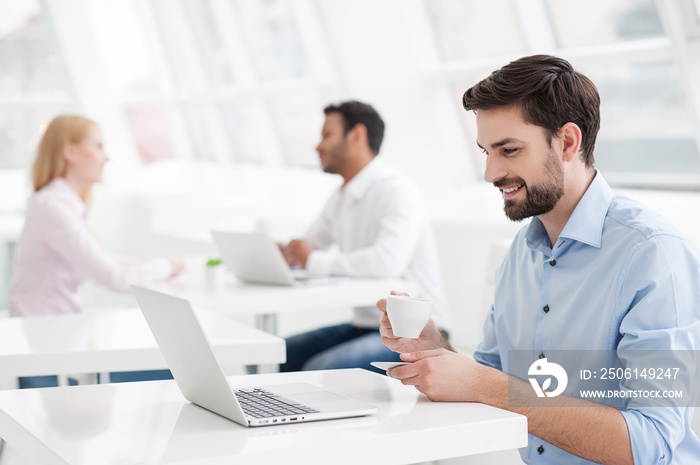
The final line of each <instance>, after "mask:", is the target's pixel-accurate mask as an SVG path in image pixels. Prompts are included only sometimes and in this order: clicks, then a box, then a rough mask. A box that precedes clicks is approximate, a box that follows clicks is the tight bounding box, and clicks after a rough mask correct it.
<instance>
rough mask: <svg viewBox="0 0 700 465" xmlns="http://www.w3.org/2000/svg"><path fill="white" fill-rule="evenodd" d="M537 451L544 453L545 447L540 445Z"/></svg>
mask: <svg viewBox="0 0 700 465" xmlns="http://www.w3.org/2000/svg"><path fill="white" fill-rule="evenodd" d="M537 452H538V453H539V454H540V455H542V452H544V447H542V446H541V445H540V447H538V448H537Z"/></svg>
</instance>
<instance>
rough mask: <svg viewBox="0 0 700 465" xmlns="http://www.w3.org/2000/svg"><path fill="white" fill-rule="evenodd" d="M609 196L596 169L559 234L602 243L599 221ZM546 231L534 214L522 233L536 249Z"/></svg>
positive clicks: (605, 184)
mask: <svg viewBox="0 0 700 465" xmlns="http://www.w3.org/2000/svg"><path fill="white" fill-rule="evenodd" d="M612 198H613V193H612V189H611V188H610V186H609V185H608V183H607V182H606V181H605V179H603V175H602V174H600V172H598V171H597V170H596V174H595V177H594V178H593V181H592V182H591V185H590V186H588V189H586V192H585V193H584V194H583V197H581V200H579V202H578V204H577V205H576V208H574V211H573V213H572V214H571V216H570V217H569V220H568V221H567V222H566V225H565V226H564V229H563V230H562V232H561V234H560V235H559V237H560V238H567V239H572V240H575V241H579V242H583V243H585V244H588V245H590V246H593V247H597V248H600V247H601V246H602V244H603V223H604V222H605V217H606V215H607V214H608V208H609V207H610V202H611V201H612ZM546 234H547V231H546V230H545V228H544V225H543V224H542V221H540V219H539V218H537V217H535V218H533V219H532V221H531V222H530V226H529V227H528V229H527V232H526V233H525V239H526V240H527V245H528V247H530V248H536V247H537V245H538V244H540V243H541V242H542V241H544V238H545V236H546ZM552 245H553V244H552Z"/></svg>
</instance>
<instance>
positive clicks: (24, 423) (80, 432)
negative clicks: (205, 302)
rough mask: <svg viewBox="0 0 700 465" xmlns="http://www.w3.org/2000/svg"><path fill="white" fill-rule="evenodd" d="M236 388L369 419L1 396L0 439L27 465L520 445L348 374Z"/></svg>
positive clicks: (363, 454)
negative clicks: (348, 406) (267, 416)
mask: <svg viewBox="0 0 700 465" xmlns="http://www.w3.org/2000/svg"><path fill="white" fill-rule="evenodd" d="M230 380H231V384H232V385H234V386H254V385H271V384H279V383H285V382H309V383H312V384H317V385H319V386H323V387H325V388H327V389H329V390H332V391H334V392H337V393H339V394H342V395H346V396H348V397H353V398H356V399H358V400H361V401H364V402H367V403H370V404H374V405H376V406H377V407H378V412H377V413H376V414H374V415H371V416H367V417H361V418H354V419H344V420H329V421H319V422H313V423H297V424H291V425H278V426H268V427H260V428H244V427H242V426H240V425H238V424H236V423H233V422H231V421H229V420H226V419H224V418H223V417H220V416H218V415H215V414H212V413H210V412H208V411H206V410H203V409H200V408H199V407H197V406H195V405H193V404H190V403H188V402H187V401H185V399H184V398H183V397H182V395H181V394H180V392H179V391H178V389H177V387H176V385H175V383H174V381H153V382H141V383H126V384H114V385H88V386H70V387H61V388H50V389H31V390H21V391H20V390H14V391H0V437H2V438H4V439H5V440H6V441H7V442H8V444H9V445H10V446H11V447H13V448H14V449H16V450H17V451H18V452H20V453H21V454H23V455H25V456H26V458H28V459H30V460H33V462H32V463H41V464H45V465H51V464H57V465H66V464H69V465H83V464H85V465H87V464H89V465H100V464H108V463H109V464H116V463H118V464H120V465H129V464H168V463H178V464H198V465H201V464H204V463H206V464H208V465H214V464H224V463H225V464H230V463H236V464H256V465H259V464H264V463H284V464H304V465H306V464H309V463H319V464H320V463H323V464H331V463H332V464H345V463H347V464H358V463H362V464H373V463H376V464H383V465H388V464H404V463H415V462H422V461H430V460H438V459H444V458H450V457H457V456H463V455H471V454H479V453H486V452H493V451H498V450H505V449H512V448H517V447H524V446H526V445H527V420H526V418H525V417H524V416H521V415H517V414H514V413H511V412H507V411H504V410H499V409H496V408H493V407H489V406H486V405H483V404H476V403H437V402H435V403H434V402H430V401H429V400H428V399H427V398H426V397H425V396H423V395H421V394H419V393H418V392H417V391H416V390H415V389H414V388H413V387H410V386H404V385H402V384H401V383H400V382H399V381H397V380H394V379H390V378H387V377H385V376H382V375H378V374H376V373H371V372H368V371H364V370H360V369H353V370H333V371H313V372H296V373H277V374H265V375H255V376H237V377H231V378H230Z"/></svg>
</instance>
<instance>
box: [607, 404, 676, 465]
mask: <svg viewBox="0 0 700 465" xmlns="http://www.w3.org/2000/svg"><path fill="white" fill-rule="evenodd" d="M620 413H622V417H623V418H624V419H625V422H626V423H627V430H628V431H629V435H630V444H631V446H632V458H633V459H634V463H649V464H655V465H664V464H668V463H669V461H670V460H671V451H670V450H669V449H668V446H667V444H666V441H664V438H663V437H662V435H661V433H660V432H659V430H658V429H657V428H656V427H655V426H654V424H653V422H652V421H651V420H650V419H648V418H645V417H644V415H642V413H641V412H639V411H636V410H622V411H620ZM674 433H677V431H674Z"/></svg>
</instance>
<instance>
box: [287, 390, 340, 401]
mask: <svg viewBox="0 0 700 465" xmlns="http://www.w3.org/2000/svg"><path fill="white" fill-rule="evenodd" d="M292 397H293V399H294V400H295V401H297V402H301V403H303V404H317V403H319V402H342V401H346V400H348V399H347V398H346V397H342V396H339V395H337V394H333V393H332V392H328V391H320V390H319V391H313V392H298V393H295V394H294V395H293V396H292Z"/></svg>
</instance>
